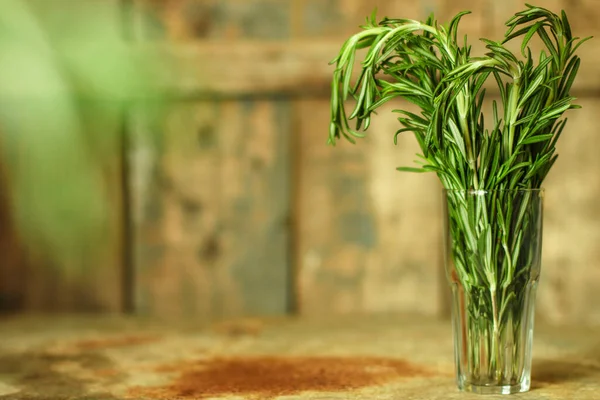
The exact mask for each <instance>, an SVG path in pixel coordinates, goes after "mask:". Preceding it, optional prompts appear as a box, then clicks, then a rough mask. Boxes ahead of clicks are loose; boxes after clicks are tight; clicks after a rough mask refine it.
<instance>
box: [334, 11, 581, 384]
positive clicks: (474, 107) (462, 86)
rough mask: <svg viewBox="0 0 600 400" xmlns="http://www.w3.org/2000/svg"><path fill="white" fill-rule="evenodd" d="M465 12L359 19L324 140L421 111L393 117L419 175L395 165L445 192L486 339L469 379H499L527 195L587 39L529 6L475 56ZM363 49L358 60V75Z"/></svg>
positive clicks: (515, 304) (547, 159)
mask: <svg viewBox="0 0 600 400" xmlns="http://www.w3.org/2000/svg"><path fill="white" fill-rule="evenodd" d="M465 14H468V12H463V13H460V14H458V15H457V16H456V17H455V18H454V19H452V21H451V22H450V23H449V24H447V25H440V24H438V23H437V22H436V21H435V20H434V17H433V16H431V17H429V18H428V19H427V20H426V21H425V22H419V21H415V20H409V19H390V18H385V19H383V20H382V21H381V22H379V23H378V22H377V21H376V17H375V13H374V14H373V15H372V16H371V17H370V18H368V19H367V22H366V25H364V26H362V28H363V30H362V31H361V32H359V33H357V34H355V35H354V36H352V37H350V38H349V39H348V40H347V41H346V42H345V43H344V45H343V46H342V48H341V51H340V53H339V55H338V56H337V57H336V58H335V60H334V61H333V63H334V64H335V65H336V68H335V72H334V77H333V82H332V95H331V124H330V132H329V142H330V143H331V144H335V142H336V139H338V138H340V137H342V136H343V137H345V138H346V139H348V140H350V141H351V142H354V138H357V137H363V136H364V131H366V130H367V129H368V128H369V125H370V122H371V116H372V114H373V113H374V112H375V111H376V110H377V109H379V108H380V107H381V106H382V105H383V104H385V103H387V102H389V101H392V100H395V99H397V98H402V99H404V100H407V101H409V102H411V103H413V104H415V105H416V106H418V107H419V108H420V110H421V112H420V113H419V114H416V113H413V112H409V111H406V110H394V112H397V113H399V114H400V117H399V118H398V120H399V122H400V124H401V125H402V127H401V128H400V129H399V130H398V131H397V132H396V134H395V136H394V142H396V138H397V136H398V135H399V134H401V133H403V132H412V133H413V134H414V136H415V138H416V140H417V142H418V143H419V146H420V148H421V151H422V154H418V155H417V156H418V157H419V160H418V161H417V163H418V164H419V165H420V166H419V167H418V168H410V167H403V168H398V169H399V170H401V171H410V172H434V173H436V174H437V176H438V177H439V179H440V181H441V183H442V184H443V186H444V188H445V189H446V190H447V191H446V194H447V196H446V197H447V210H448V216H449V218H448V219H449V229H450V232H451V237H452V240H451V244H450V246H451V254H452V262H453V264H454V266H455V267H454V268H455V271H456V274H457V275H458V276H457V277H456V279H457V283H458V284H459V285H460V287H461V289H460V290H462V291H464V295H465V296H466V297H467V300H466V301H467V303H468V304H469V310H468V313H469V316H470V319H471V321H472V324H471V325H470V326H469V328H468V329H469V330H470V331H469V334H470V335H472V336H474V337H475V336H477V337H482V338H487V339H486V340H489V353H490V354H491V355H490V357H491V359H490V360H487V362H486V363H485V364H486V367H485V368H487V371H483V370H480V368H481V369H483V368H484V366H482V365H480V360H479V359H478V357H479V356H478V355H477V354H476V352H473V353H472V354H471V358H472V360H471V361H472V364H473V365H472V366H471V367H472V368H473V371H472V372H473V373H474V374H480V375H486V376H487V379H488V380H490V381H497V382H504V381H506V380H507V379H508V381H510V380H511V379H512V378H511V377H510V376H511V375H513V374H518V373H519V368H522V366H521V367H519V366H518V365H516V364H513V365H508V366H506V365H503V363H510V362H511V361H509V360H508V359H505V358H506V356H505V352H504V350H503V349H501V348H500V345H499V342H500V341H501V337H502V336H505V335H507V334H510V332H509V333H507V332H504V331H503V328H502V326H503V325H506V324H507V322H508V321H509V320H510V323H509V324H508V325H512V326H513V328H514V329H516V326H517V325H518V324H519V321H520V320H521V318H520V317H521V316H520V315H519V313H521V312H522V308H523V304H524V302H526V301H527V299H526V297H527V296H525V295H524V293H525V287H527V285H531V282H535V281H537V275H538V274H539V268H537V269H536V267H535V264H536V263H538V262H539V260H536V257H535V254H534V253H535V251H536V249H535V246H534V245H533V244H532V243H534V242H536V241H538V240H539V239H540V238H538V237H537V236H536V235H540V233H539V230H540V226H539V225H540V220H541V216H540V214H541V209H540V207H536V206H535V199H534V198H535V197H536V196H538V193H536V189H540V187H541V185H542V182H543V181H544V178H545V177H546V176H547V174H548V172H549V171H550V169H551V167H552V165H553V164H554V162H555V161H556V159H557V154H556V147H555V146H556V142H557V140H558V139H559V137H560V136H561V134H562V132H563V130H564V128H565V125H566V123H567V120H566V119H562V116H563V114H564V113H565V111H567V110H569V109H572V108H577V107H578V106H576V105H574V104H573V101H574V98H573V97H571V95H570V91H571V88H572V85H573V82H574V80H575V77H576V75H577V72H578V70H579V66H580V59H579V57H577V56H576V55H575V52H576V50H577V48H578V47H579V46H580V45H581V44H582V43H583V42H584V41H585V40H587V39H583V40H580V39H579V38H577V37H574V36H573V34H572V32H571V27H570V25H569V21H568V19H567V15H566V14H565V12H564V11H563V12H562V13H561V15H560V16H559V15H556V14H554V13H552V12H551V11H549V10H547V9H544V8H540V7H535V6H531V5H528V6H527V9H526V10H524V11H522V12H519V13H517V14H516V15H515V16H514V17H513V18H511V19H510V20H509V21H508V22H507V23H506V25H507V27H508V30H507V31H506V33H505V35H504V38H503V39H502V41H500V42H496V41H492V40H488V39H481V40H482V41H483V42H484V43H485V46H486V48H487V50H488V51H487V53H486V54H484V55H482V56H473V55H472V54H471V46H469V45H468V42H467V38H466V37H465V38H464V40H459V37H458V27H459V22H460V20H461V17H463V16H464V15H465ZM535 36H537V37H538V38H539V40H541V43H542V44H543V47H544V50H543V51H541V52H540V53H539V54H538V55H537V56H534V55H533V54H532V51H531V49H530V46H529V44H530V42H531V40H532V38H534V37H535ZM514 39H518V40H521V46H520V47H521V48H520V54H519V52H517V53H516V54H515V53H514V52H513V51H511V50H510V49H509V48H507V46H506V43H507V42H509V41H511V40H514ZM361 49H366V55H365V56H364V59H363V60H362V62H361V63H360V68H359V73H358V75H356V74H355V71H354V68H355V64H356V63H357V55H358V54H362V53H358V51H359V50H361ZM488 81H491V82H495V83H496V84H497V88H498V92H499V97H500V100H499V104H498V102H496V101H493V102H492V105H491V108H492V118H491V119H492V121H491V124H490V123H489V122H487V123H486V121H485V119H484V111H483V108H484V100H485V98H486V97H485V95H486V89H485V84H486V82H488ZM349 100H354V108H353V110H352V111H351V112H350V113H349V114H348V112H347V110H346V106H347V104H348V102H349ZM352 120H354V121H355V125H354V126H351V125H350V122H351V121H352ZM473 194H475V196H473ZM477 194H482V195H481V196H477ZM526 242H529V249H528V248H527V246H526V244H527V243H526ZM511 329H512V328H511ZM515 340H518V338H516V339H515ZM508 358H510V357H508ZM506 367H508V368H506Z"/></svg>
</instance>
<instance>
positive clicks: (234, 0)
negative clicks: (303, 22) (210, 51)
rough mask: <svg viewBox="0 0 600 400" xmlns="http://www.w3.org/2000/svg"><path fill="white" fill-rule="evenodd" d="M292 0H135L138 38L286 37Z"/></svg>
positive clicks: (272, 38)
mask: <svg viewBox="0 0 600 400" xmlns="http://www.w3.org/2000/svg"><path fill="white" fill-rule="evenodd" d="M291 3H292V0H168V1H163V0H134V4H135V8H136V14H137V15H136V25H137V27H136V30H137V32H138V38H144V39H146V40H148V39H150V40H151V39H168V40H170V41H186V40H214V39H217V40H239V39H256V40H285V39H288V38H289V37H290V35H291V23H290V15H291Z"/></svg>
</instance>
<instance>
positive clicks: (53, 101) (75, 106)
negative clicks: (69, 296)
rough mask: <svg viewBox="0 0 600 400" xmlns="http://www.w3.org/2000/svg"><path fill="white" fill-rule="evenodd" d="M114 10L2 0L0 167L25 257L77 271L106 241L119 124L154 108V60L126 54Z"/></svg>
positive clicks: (110, 5)
mask: <svg viewBox="0 0 600 400" xmlns="http://www.w3.org/2000/svg"><path fill="white" fill-rule="evenodd" d="M118 4H119V3H118V2H113V1H91V2H90V1H86V2H78V1H72V0H52V1H50V0H36V1H23V0H2V1H0V151H1V153H0V162H2V163H3V164H4V168H3V169H4V171H6V175H7V176H6V177H5V178H6V179H5V180H6V182H7V186H8V187H7V188H2V190H7V191H8V199H9V202H10V208H11V210H10V212H11V214H12V220H13V223H14V225H15V229H16V231H17V233H18V235H19V236H20V237H21V241H22V242H23V243H25V244H26V246H27V248H28V249H34V251H35V252H37V253H39V254H38V256H40V257H43V258H47V259H48V264H51V265H58V266H69V265H77V266H78V268H80V267H81V265H82V264H81V263H78V262H76V263H73V262H71V261H72V259H73V258H74V257H75V258H77V259H81V258H82V257H93V256H94V251H95V250H96V249H101V248H102V245H101V244H102V243H103V242H104V241H106V240H107V239H110V238H108V237H107V236H108V235H110V234H111V232H110V230H109V229H108V226H109V223H108V221H109V218H110V214H111V207H113V205H112V204H111V200H110V199H111V196H112V197H114V194H111V193H110V190H113V189H110V188H109V187H108V185H107V184H106V180H107V179H109V177H107V174H109V175H110V174H118V172H119V168H118V167H116V165H114V164H116V163H119V162H120V149H121V140H122V138H121V137H120V135H121V133H122V125H123V123H124V118H125V115H126V114H125V113H126V110H127V107H129V106H130V105H131V104H132V102H133V101H134V100H136V104H138V105H139V104H142V103H143V102H142V103H141V102H140V101H141V100H140V99H144V101H145V100H148V99H152V101H153V102H156V101H157V100H158V98H156V96H154V94H153V93H152V90H151V88H150V82H151V68H152V65H153V62H154V61H155V60H151V59H142V58H140V56H139V55H134V54H133V53H132V52H131V51H130V48H129V43H127V42H126V40H125V39H124V35H123V26H122V25H124V14H123V9H122V8H121V7H119V6H118Z"/></svg>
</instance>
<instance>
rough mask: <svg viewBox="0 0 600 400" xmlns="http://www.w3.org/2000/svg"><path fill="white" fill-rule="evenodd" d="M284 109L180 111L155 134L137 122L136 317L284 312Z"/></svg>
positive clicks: (221, 106)
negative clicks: (150, 134) (142, 315)
mask: <svg viewBox="0 0 600 400" xmlns="http://www.w3.org/2000/svg"><path fill="white" fill-rule="evenodd" d="M287 110H288V107H287V105H286V102H268V101H262V102H243V101H239V102H238V101H231V102H203V103H190V104H174V105H172V107H171V110H170V111H169V112H168V115H167V117H166V119H165V122H164V125H163V126H161V127H159V128H158V131H157V132H155V136H154V137H151V136H149V135H148V134H149V132H148V129H147V128H146V129H145V128H143V126H140V123H142V124H143V118H142V119H141V120H138V121H137V123H136V126H134V132H135V134H134V137H133V143H132V149H131V152H132V153H131V154H132V168H133V171H132V172H133V174H132V182H131V183H132V195H133V196H134V199H133V200H134V203H133V207H134V210H133V223H134V227H135V236H134V246H135V254H136V261H135V271H136V272H135V276H136V284H135V287H136V301H135V308H136V311H138V312H139V313H141V314H148V315H159V316H176V317H177V316H179V317H183V316H185V317H194V318H201V319H207V320H209V319H213V318H222V317H226V316H230V315H253V314H257V315H269V314H284V313H285V312H286V311H287V307H288V304H287V286H288V284H287V280H288V260H287V257H288V255H287V247H288V238H287V229H286V224H285V222H286V220H287V217H288V213H289V210H288V204H289V200H288V196H289V193H288V190H287V187H288V180H287V174H288V171H289V167H288V163H289V160H288V158H289V149H288V138H289V135H287V134H286V132H288V130H289V122H290V121H289V115H288V111H287ZM155 129H156V128H155Z"/></svg>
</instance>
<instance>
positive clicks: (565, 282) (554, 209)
mask: <svg viewBox="0 0 600 400" xmlns="http://www.w3.org/2000/svg"><path fill="white" fill-rule="evenodd" d="M579 104H581V105H582V106H583V109H581V110H574V111H572V112H570V115H569V122H568V123H567V127H566V129H565V132H564V133H563V135H562V136H561V138H560V140H559V142H558V146H557V147H558V149H557V151H558V154H559V158H558V160H557V162H556V164H555V165H554V166H553V168H552V172H551V173H550V175H549V176H548V180H547V181H546V183H545V186H546V198H545V216H544V224H545V226H544V244H543V256H542V278H541V281H540V287H539V291H538V293H539V296H538V303H537V307H538V310H539V315H541V316H543V317H545V318H547V319H548V320H550V321H552V322H556V323H585V322H589V323H600V296H599V295H598V293H600V268H599V267H600V261H599V259H600V253H599V248H598V242H599V241H600V229H598V218H600V212H599V210H600V209H599V208H598V196H599V195H600V180H599V178H598V171H599V170H600V159H599V158H598V153H597V148H598V146H599V144H600V141H599V139H598V135H597V129H596V125H595V123H594V121H595V119H596V115H597V113H598V112H599V111H600V100H598V99H596V98H594V99H581V100H580V101H579Z"/></svg>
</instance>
